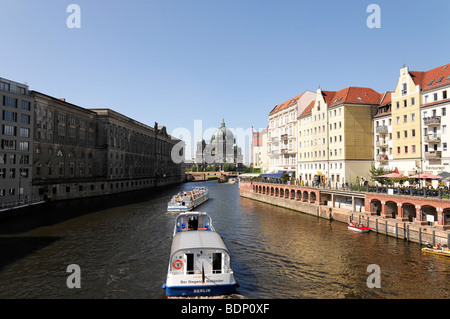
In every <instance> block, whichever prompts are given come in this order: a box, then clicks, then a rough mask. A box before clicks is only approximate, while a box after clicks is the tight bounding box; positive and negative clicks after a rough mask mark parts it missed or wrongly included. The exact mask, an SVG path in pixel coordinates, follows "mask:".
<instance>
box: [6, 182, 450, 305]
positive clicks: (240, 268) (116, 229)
mask: <svg viewBox="0 0 450 319" xmlns="http://www.w3.org/2000/svg"><path fill="white" fill-rule="evenodd" d="M194 186H207V187H208V188H209V191H210V200H209V201H207V202H206V203H204V204H203V205H202V206H200V207H199V208H198V210H199V211H206V212H208V213H209V214H210V215H211V217H212V218H213V223H214V225H215V228H216V230H217V231H218V232H219V233H220V234H221V236H222V238H223V240H224V242H225V244H226V245H227V247H228V249H229V250H230V252H231V254H232V266H233V269H234V271H235V277H236V280H237V281H238V282H239V284H240V288H239V296H237V297H240V298H261V299H269V298H272V299H287V298H301V299H303V298H307V299H310V298H312V299H325V298H326V299H330V298H331V299H335V298H339V299H343V298H345V299H347V298H350V299H353V298H368V299H375V298H376V299H378V298H387V299H404V298H420V299H434V298H449V297H450V292H449V278H450V271H449V269H450V267H449V266H450V259H449V258H448V257H440V256H434V255H428V254H424V253H422V252H421V250H420V248H421V246H420V245H418V244H416V243H410V242H407V241H404V240H402V239H395V238H392V237H387V236H385V235H382V234H376V233H374V232H371V233H368V234H359V233H354V232H351V231H348V230H347V226H346V225H345V224H343V223H340V222H336V221H329V220H325V219H319V218H317V217H314V216H310V215H306V214H301V213H298V212H294V211H290V210H288V209H284V208H279V207H275V206H271V205H268V204H265V203H260V202H256V201H252V200H249V199H245V198H241V197H240V196H239V189H238V184H219V183H217V181H209V182H200V183H187V184H181V185H177V186H172V187H167V188H165V189H162V190H158V192H155V191H148V192H147V193H145V194H142V193H141V194H139V195H137V194H134V195H130V194H126V195H119V196H114V197H104V198H97V199H88V200H80V201H76V202H73V201H72V202H62V203H53V204H51V205H50V206H49V207H46V208H45V209H41V210H42V211H40V212H35V213H34V214H33V215H32V216H26V217H21V218H17V219H16V220H15V221H2V222H0V285H1V288H0V298H62V299H66V298H77V299H78V298H84V299H90V298H96V299H98V298H120V299H122V298H133V299H141V298H142V299H144V298H150V299H160V298H165V295H164V291H163V289H161V286H162V284H163V282H164V281H165V276H166V274H167V266H168V259H169V253H170V247H171V242H172V238H171V234H172V231H173V223H174V220H175V216H176V214H175V213H168V212H166V208H167V202H168V201H169V199H170V197H171V195H172V194H174V193H177V192H179V191H182V190H185V189H186V190H188V189H191V188H192V187H194ZM72 264H76V265H78V266H79V267H80V274H81V288H79V289H69V288H68V287H67V283H66V281H67V278H68V277H69V276H70V274H71V273H69V272H67V267H68V266H69V265H72ZM369 265H378V266H379V267H380V270H381V274H380V283H381V288H372V289H370V288H368V286H367V279H368V277H369V276H370V275H371V274H372V273H371V272H367V268H368V266H369Z"/></svg>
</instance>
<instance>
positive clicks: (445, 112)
mask: <svg viewBox="0 0 450 319" xmlns="http://www.w3.org/2000/svg"><path fill="white" fill-rule="evenodd" d="M441 115H442V116H446V115H447V110H446V108H445V107H443V108H442V109H441Z"/></svg>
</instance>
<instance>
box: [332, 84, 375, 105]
mask: <svg viewBox="0 0 450 319" xmlns="http://www.w3.org/2000/svg"><path fill="white" fill-rule="evenodd" d="M380 100H381V98H380V94H379V93H378V92H377V91H375V90H373V89H371V88H363V87H354V86H350V87H348V88H345V89H343V90H340V91H337V92H336V94H335V95H334V97H333V101H332V102H331V103H328V106H332V105H336V104H340V103H357V104H379V103H380Z"/></svg>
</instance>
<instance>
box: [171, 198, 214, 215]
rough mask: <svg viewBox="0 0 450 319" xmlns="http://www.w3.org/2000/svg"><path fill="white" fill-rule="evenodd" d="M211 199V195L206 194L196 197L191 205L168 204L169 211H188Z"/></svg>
mask: <svg viewBox="0 0 450 319" xmlns="http://www.w3.org/2000/svg"><path fill="white" fill-rule="evenodd" d="M208 199H209V195H208V194H205V195H204V196H201V197H198V198H196V199H194V200H193V201H192V202H191V203H190V205H170V204H169V205H168V206H167V211H168V212H178V213H182V212H188V211H191V210H193V209H194V208H196V207H198V206H200V205H201V204H203V203H204V202H206V201H207V200H208Z"/></svg>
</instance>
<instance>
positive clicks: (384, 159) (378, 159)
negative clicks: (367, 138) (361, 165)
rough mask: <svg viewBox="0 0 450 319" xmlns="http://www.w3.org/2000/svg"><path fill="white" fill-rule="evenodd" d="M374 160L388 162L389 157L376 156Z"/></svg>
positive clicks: (384, 155)
mask: <svg viewBox="0 0 450 319" xmlns="http://www.w3.org/2000/svg"><path fill="white" fill-rule="evenodd" d="M376 160H377V161H378V162H387V161H388V160H389V156H388V155H387V154H378V155H377V157H376Z"/></svg>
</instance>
